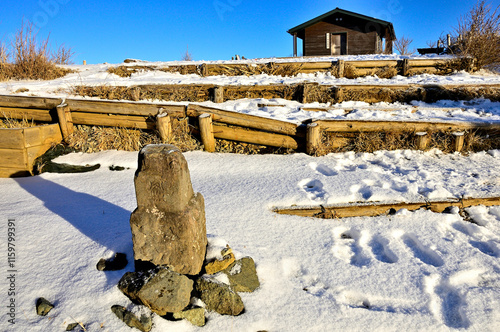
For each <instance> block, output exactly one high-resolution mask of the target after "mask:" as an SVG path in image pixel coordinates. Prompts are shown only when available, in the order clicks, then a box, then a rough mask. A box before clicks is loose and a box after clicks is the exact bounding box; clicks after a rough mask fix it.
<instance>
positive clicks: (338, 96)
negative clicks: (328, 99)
mask: <svg viewBox="0 0 500 332" xmlns="http://www.w3.org/2000/svg"><path fill="white" fill-rule="evenodd" d="M333 89H334V90H333V98H334V99H335V102H336V103H341V102H342V101H344V90H343V88H342V87H340V86H336V87H334V88H333Z"/></svg>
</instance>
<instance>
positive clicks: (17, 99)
mask: <svg viewBox="0 0 500 332" xmlns="http://www.w3.org/2000/svg"><path fill="white" fill-rule="evenodd" d="M61 101H62V100H61V99H59V98H43V97H24V96H5V95H0V106H2V107H19V108H36V109H43V110H46V109H54V108H56V107H57V105H60V104H61Z"/></svg>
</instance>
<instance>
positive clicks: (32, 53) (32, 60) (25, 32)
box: [0, 22, 73, 81]
mask: <svg viewBox="0 0 500 332" xmlns="http://www.w3.org/2000/svg"><path fill="white" fill-rule="evenodd" d="M48 43H49V38H47V39H45V40H42V41H38V40H37V36H36V33H35V31H34V27H33V24H32V23H30V22H28V23H27V24H25V23H24V22H23V25H22V26H21V28H20V29H19V30H18V32H17V33H16V35H15V39H14V41H13V42H12V44H11V49H10V50H9V49H8V48H7V47H6V46H5V45H4V44H1V45H0V81H5V80H11V79H33V80H37V79H42V80H52V79H56V78H59V77H62V76H65V75H66V74H68V73H70V72H72V71H71V70H69V69H64V68H61V67H58V66H57V65H56V64H68V63H69V62H70V59H71V56H72V55H73V52H72V51H71V49H68V48H66V47H64V46H61V47H59V49H58V50H57V51H56V52H55V53H53V54H51V52H50V49H49V47H48Z"/></svg>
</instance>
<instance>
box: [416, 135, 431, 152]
mask: <svg viewBox="0 0 500 332" xmlns="http://www.w3.org/2000/svg"><path fill="white" fill-rule="evenodd" d="M415 135H417V144H416V145H417V149H419V150H422V151H424V150H426V149H427V146H428V145H429V135H427V133H426V132H418V133H415Z"/></svg>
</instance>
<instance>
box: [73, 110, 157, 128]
mask: <svg viewBox="0 0 500 332" xmlns="http://www.w3.org/2000/svg"><path fill="white" fill-rule="evenodd" d="M72 115H73V123H74V124H81V125H88V126H104V127H121V128H134V129H151V130H153V129H155V128H156V123H155V122H154V121H151V120H149V118H148V117H146V116H129V115H115V114H99V113H84V112H73V114H72Z"/></svg>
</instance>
